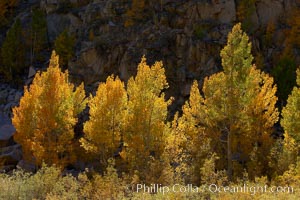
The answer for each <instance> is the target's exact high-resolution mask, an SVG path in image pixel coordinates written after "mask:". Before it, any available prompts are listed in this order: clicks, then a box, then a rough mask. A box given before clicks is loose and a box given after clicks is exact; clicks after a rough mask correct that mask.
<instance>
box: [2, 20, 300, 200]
mask: <svg viewBox="0 0 300 200" xmlns="http://www.w3.org/2000/svg"><path fill="white" fill-rule="evenodd" d="M220 55H221V59H222V67H223V70H222V71H221V72H218V73H216V74H213V75H211V76H209V77H207V78H205V80H204V83H203V86H202V87H201V88H200V87H199V82H198V81H197V80H194V82H193V83H192V84H191V90H190V96H189V99H188V100H187V101H186V102H185V104H184V106H183V107H182V112H181V113H176V114H175V116H174V117H173V118H172V119H169V117H168V107H169V106H170V105H171V104H172V102H173V98H169V99H167V98H166V96H165V94H164V91H165V90H166V89H167V88H168V82H167V78H166V76H165V69H164V67H163V63H162V62H155V63H154V64H153V65H152V66H149V65H148V64H147V62H146V58H145V57H143V58H142V59H141V62H140V64H139V65H138V69H137V74H136V76H134V77H131V78H130V79H129V80H128V82H127V83H124V82H123V81H121V80H120V79H119V78H118V77H115V76H113V75H112V76H109V77H108V78H107V80H106V82H104V83H100V84H99V86H98V90H97V92H96V94H95V95H90V96H89V97H86V94H85V90H84V85H83V84H81V85H79V86H75V85H73V84H71V83H70V82H69V79H68V72H67V71H65V72H63V71H62V70H61V68H60V67H59V63H60V62H59V58H58V56H57V55H56V53H55V52H53V54H52V57H51V60H50V64H49V68H48V69H47V71H45V72H41V73H37V75H36V76H35V78H34V80H33V83H32V84H31V85H30V86H29V87H25V91H24V96H23V97H22V98H21V100H20V105H19V106H17V107H15V108H14V109H13V118H12V122H13V125H14V126H15V128H16V134H15V136H14V138H15V140H16V142H18V143H19V144H21V145H22V150H23V159H24V160H25V161H26V162H28V163H31V164H32V165H34V166H35V167H36V169H37V172H36V173H28V172H25V171H23V170H22V169H17V170H15V171H14V172H11V173H10V174H0V191H1V193H0V198H1V199H49V200H50V199H299V197H300V191H299V185H300V154H299V144H300V126H299V123H298V122H299V120H300V113H299V109H300V88H299V86H300V70H298V71H297V72H295V73H296V74H297V78H296V79H297V86H295V87H294V88H293V90H292V92H291V94H290V95H289V97H288V99H287V104H286V106H285V107H283V108H282V112H281V113H280V112H279V110H278V108H277V105H276V103H277V100H278V98H277V96H276V92H277V86H276V84H275V83H274V80H273V78H272V77H271V76H270V75H269V74H268V73H265V72H263V71H261V70H260V69H257V68H256V66H255V64H253V59H254V58H253V56H252V54H251V43H250V42H249V38H248V36H247V34H246V33H245V32H243V31H242V29H241V24H237V25H235V26H234V27H233V29H232V31H231V32H230V33H229V35H228V40H227V45H226V46H225V47H224V48H223V49H222V50H221V52H220ZM86 108H88V109H86ZM84 110H86V111H87V112H88V113H89V119H87V120H86V121H85V122H83V127H82V132H83V134H81V135H80V134H76V133H75V131H74V129H75V126H76V125H77V124H78V122H79V115H80V114H81V113H82V112H83V111H84ZM280 116H281V118H280ZM278 122H279V123H280V124H281V125H282V127H283V129H284V131H285V132H284V137H279V136H275V134H274V133H275V131H274V125H275V124H276V123H278ZM76 162H83V163H85V164H87V165H86V166H89V167H87V169H86V170H85V171H81V172H79V171H78V170H77V171H76V170H74V171H73V175H70V174H68V173H67V172H70V171H68V170H67V169H70V168H72V167H73V169H74V168H75V167H74V166H76ZM237 188H239V189H237Z"/></svg>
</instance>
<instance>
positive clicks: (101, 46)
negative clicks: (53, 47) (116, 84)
mask: <svg viewBox="0 0 300 200" xmlns="http://www.w3.org/2000/svg"><path fill="white" fill-rule="evenodd" d="M61 2H62V1H58V0H51V1H50V0H42V1H41V2H40V7H41V8H42V9H43V10H45V12H46V13H47V22H48V35H49V40H50V42H53V40H54V39H55V38H56V37H57V35H58V34H59V33H60V32H61V31H63V30H64V29H68V30H69V32H70V33H72V34H75V36H76V38H77V41H76V53H75V54H76V57H74V58H73V59H72V60H70V62H69V70H70V73H71V74H73V75H74V77H75V78H76V79H79V80H84V81H85V83H86V84H93V83H95V82H97V81H104V80H105V78H106V77H107V76H108V75H110V74H112V73H114V74H116V75H119V76H120V77H121V78H122V79H123V80H125V81H126V80H127V79H128V78H129V77H130V76H131V75H134V74H135V72H136V67H137V64H138V62H139V61H140V58H141V56H142V55H146V57H147V59H148V62H149V63H153V62H154V61H155V60H162V61H163V63H164V66H165V68H166V71H167V76H168V79H169V83H170V92H169V95H173V96H175V97H177V100H180V101H181V102H180V103H182V101H183V97H185V96H187V95H188V94H189V86H190V84H191V81H192V80H193V79H197V80H199V82H200V85H201V82H202V81H203V78H204V77H206V76H208V75H210V74H212V73H214V72H217V71H218V70H220V69H221V65H220V57H219V52H220V50H221V49H222V48H223V46H224V45H225V43H226V37H227V33H228V32H229V31H230V30H231V27H232V25H233V24H235V23H236V22H238V21H240V19H244V20H247V26H248V27H246V29H247V31H248V32H249V35H250V36H251V40H252V43H253V53H254V55H257V54H258V53H260V54H262V55H263V56H264V60H263V63H264V64H265V69H266V70H269V69H270V68H271V67H272V62H273V58H274V57H277V56H279V55H280V54H281V53H282V49H283V48H284V42H285V32H284V31H285V28H284V27H282V24H283V22H282V20H283V19H285V18H287V17H288V14H289V13H290V12H291V11H292V9H293V8H295V7H297V3H298V2H297V1H296V0H286V1H284V0H256V1H254V3H253V5H252V6H253V9H249V10H250V11H247V12H246V11H243V7H241V5H242V3H243V1H234V0H198V1H195V0H190V1H183V0H176V1H174V0H162V1H152V0H148V1H145V5H144V7H143V8H141V9H140V10H138V11H136V13H135V15H137V16H138V15H141V14H142V16H143V17H142V18H139V17H137V19H133V20H132V21H133V23H132V25H131V26H126V21H127V20H128V10H130V9H132V5H133V4H132V1H130V0H122V1H120V0H94V1H90V2H88V1H86V3H82V5H81V6H79V7H76V6H74V7H73V8H72V7H69V8H63V6H64V5H65V4H62V3H61ZM79 2H80V1H76V0H74V1H71V4H70V5H77V4H78V3H79ZM244 2H245V1H244ZM244 4H245V3H244ZM245 5H248V4H245ZM62 9H64V11H62ZM243 12H244V13H243ZM243 15H244V16H243ZM270 23H274V24H275V27H276V28H275V30H274V33H273V35H274V37H272V43H274V45H271V46H269V47H266V46H263V44H262V42H263V37H264V34H265V32H266V28H267V26H268V25H269V24H270ZM296 60H297V61H298V63H299V60H300V59H299V56H298V57H297V58H296Z"/></svg>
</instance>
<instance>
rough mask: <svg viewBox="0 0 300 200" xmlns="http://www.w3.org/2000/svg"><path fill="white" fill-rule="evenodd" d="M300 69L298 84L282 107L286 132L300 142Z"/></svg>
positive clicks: (283, 125)
mask: <svg viewBox="0 0 300 200" xmlns="http://www.w3.org/2000/svg"><path fill="white" fill-rule="evenodd" d="M299 86H300V70H299V69H298V70H297V86H295V87H294V88H293V90H292V93H291V94H290V95H289V97H288V99H287V104H286V106H285V107H284V108H283V109H282V119H281V122H280V123H281V125H282V127H283V129H284V131H285V133H287V134H289V135H290V136H291V137H292V138H294V139H295V140H296V142H297V143H298V144H300V143H299V142H300V124H299V120H300V112H299V109H300V88H299Z"/></svg>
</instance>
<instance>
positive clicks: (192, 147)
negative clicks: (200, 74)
mask: <svg viewBox="0 0 300 200" xmlns="http://www.w3.org/2000/svg"><path fill="white" fill-rule="evenodd" d="M203 103H204V99H203V98H202V96H201V94H200V91H199V89H198V83H197V81H194V83H193V84H192V86H191V90H190V97H189V100H188V101H187V102H186V103H185V105H184V106H183V107H182V111H183V114H182V116H181V117H180V118H179V119H178V123H177V127H175V128H173V130H175V131H176V132H179V133H177V134H176V135H178V136H181V137H183V138H184V140H183V141H182V142H181V144H180V146H181V148H182V150H181V151H183V152H185V154H186V155H184V156H185V157H186V160H185V162H186V165H187V168H188V169H189V176H186V179H187V180H188V181H189V182H192V183H195V184H199V183H200V179H199V178H200V177H199V175H200V168H201V166H202V164H203V161H204V159H205V157H206V156H207V155H208V153H209V152H210V151H211V148H210V138H209V137H208V136H207V135H206V132H205V129H204V127H203V126H202V124H201V123H202V119H203V117H204V116H203V114H204V113H203ZM173 123H174V122H173ZM173 132H174V131H173ZM176 132H175V133H176ZM175 133H173V134H175ZM187 160H192V161H187Z"/></svg>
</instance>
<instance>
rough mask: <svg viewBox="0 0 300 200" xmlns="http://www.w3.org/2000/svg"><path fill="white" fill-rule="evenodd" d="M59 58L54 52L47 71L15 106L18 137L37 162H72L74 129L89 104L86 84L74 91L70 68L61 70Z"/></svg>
mask: <svg viewBox="0 0 300 200" xmlns="http://www.w3.org/2000/svg"><path fill="white" fill-rule="evenodd" d="M58 62H59V61H58V56H57V55H56V54H55V52H53V53H52V56H51V60H50V64H49V68H48V69H47V71H46V72H42V73H38V74H37V75H36V76H35V78H34V80H33V83H32V85H31V86H30V87H29V88H25V92H24V96H23V97H22V98H21V100H20V105H19V106H18V107H15V108H14V109H13V119H12V122H13V125H14V126H15V127H16V134H15V139H16V141H17V142H19V143H20V144H21V145H22V147H23V153H24V158H25V159H26V160H28V161H31V162H32V161H34V162H35V163H36V164H37V165H40V164H41V163H42V162H45V163H48V164H57V165H60V166H65V165H66V164H67V163H69V162H71V160H72V153H71V151H72V140H73V138H74V130H73V129H74V126H75V124H76V122H77V115H78V114H79V113H80V112H81V111H82V110H83V109H84V107H85V104H86V101H85V92H84V88H83V84H82V85H80V86H79V87H77V88H76V90H75V91H74V85H73V84H70V83H69V82H68V72H65V73H63V72H61V70H60V68H59V65H58ZM34 158H35V159H34Z"/></svg>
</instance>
